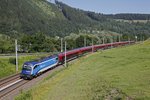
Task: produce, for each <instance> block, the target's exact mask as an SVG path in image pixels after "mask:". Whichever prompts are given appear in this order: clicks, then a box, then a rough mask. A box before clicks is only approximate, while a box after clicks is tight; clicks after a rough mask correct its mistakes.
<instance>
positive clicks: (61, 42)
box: [61, 38, 63, 52]
mask: <svg viewBox="0 0 150 100" xmlns="http://www.w3.org/2000/svg"><path fill="white" fill-rule="evenodd" d="M61 52H63V38H61Z"/></svg>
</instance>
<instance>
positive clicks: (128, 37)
mask: <svg viewBox="0 0 150 100" xmlns="http://www.w3.org/2000/svg"><path fill="white" fill-rule="evenodd" d="M128 42H129V44H130V37H129V36H128Z"/></svg>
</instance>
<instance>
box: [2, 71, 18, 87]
mask: <svg viewBox="0 0 150 100" xmlns="http://www.w3.org/2000/svg"><path fill="white" fill-rule="evenodd" d="M19 77H20V73H18V74H15V75H11V76H9V77H6V78H3V79H0V88H1V87H2V86H3V85H6V84H8V83H10V82H12V81H14V80H15V79H17V78H19Z"/></svg>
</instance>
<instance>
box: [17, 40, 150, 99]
mask: <svg viewBox="0 0 150 100" xmlns="http://www.w3.org/2000/svg"><path fill="white" fill-rule="evenodd" d="M149 47H150V40H148V41H145V42H144V44H143V43H141V44H136V45H133V46H127V47H120V48H114V49H109V50H105V51H102V52H97V53H94V54H90V55H87V56H85V57H81V58H80V59H79V60H77V61H75V62H74V63H72V64H70V65H69V66H68V68H63V69H61V70H60V71H57V72H53V73H52V74H51V75H49V76H48V77H47V78H45V79H44V80H42V81H41V83H40V84H39V85H37V86H34V87H33V88H32V89H31V90H29V91H28V92H25V93H22V94H21V95H20V96H19V97H17V99H16V100H21V99H33V100H42V99H43V98H44V99H45V100H59V99H61V100H91V99H92V100H105V99H108V100H134V99H135V100H137V99H138V100H149V99H150V94H149V93H150V87H149V82H150V78H149V76H150V66H149V65H150V62H149V59H150V48H149ZM127 53H128V54H127ZM93 62H94V63H93ZM41 91H42V92H41ZM37 94H38V95H37Z"/></svg>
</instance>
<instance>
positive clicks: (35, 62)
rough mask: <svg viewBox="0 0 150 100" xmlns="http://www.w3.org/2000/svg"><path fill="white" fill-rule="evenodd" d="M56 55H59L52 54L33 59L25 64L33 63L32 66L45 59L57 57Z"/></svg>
mask: <svg viewBox="0 0 150 100" xmlns="http://www.w3.org/2000/svg"><path fill="white" fill-rule="evenodd" d="M56 56H57V55H51V56H48V57H44V58H41V59H36V60H33V61H28V62H25V63H24V64H25V65H32V66H34V65H35V64H38V63H41V62H44V61H46V60H49V59H52V58H55V57H56Z"/></svg>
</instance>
